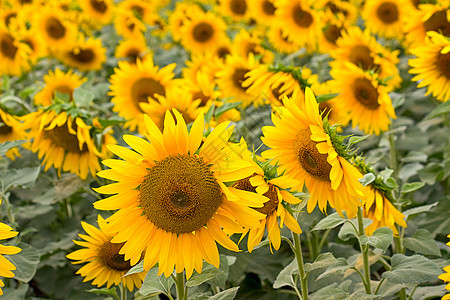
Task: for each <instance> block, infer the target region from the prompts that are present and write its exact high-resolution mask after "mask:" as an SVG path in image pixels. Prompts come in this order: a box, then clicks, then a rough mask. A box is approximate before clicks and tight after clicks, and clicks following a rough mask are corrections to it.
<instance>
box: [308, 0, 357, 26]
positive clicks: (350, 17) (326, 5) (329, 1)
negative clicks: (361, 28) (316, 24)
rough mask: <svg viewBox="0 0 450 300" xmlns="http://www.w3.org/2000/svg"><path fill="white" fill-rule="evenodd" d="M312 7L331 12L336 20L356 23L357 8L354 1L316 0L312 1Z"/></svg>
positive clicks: (327, 12) (350, 23)
mask: <svg viewBox="0 0 450 300" xmlns="http://www.w3.org/2000/svg"><path fill="white" fill-rule="evenodd" d="M313 6H314V9H316V10H324V12H325V13H326V14H332V15H333V16H334V17H335V18H336V19H337V20H339V21H343V22H345V23H346V25H352V24H355V23H356V20H357V19H358V16H359V11H358V8H357V7H356V5H355V4H354V3H350V2H348V1H342V0H317V1H314V4H313Z"/></svg>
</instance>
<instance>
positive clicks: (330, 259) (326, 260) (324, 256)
mask: <svg viewBox="0 0 450 300" xmlns="http://www.w3.org/2000/svg"><path fill="white" fill-rule="evenodd" d="M335 263H337V259H336V258H335V257H334V256H333V254H331V253H330V252H326V253H321V254H320V255H319V256H317V258H316V260H315V261H314V262H313V263H312V264H310V263H306V264H305V272H310V271H312V270H316V269H320V268H325V267H329V266H331V265H334V264H335Z"/></svg>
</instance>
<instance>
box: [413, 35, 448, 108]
mask: <svg viewBox="0 0 450 300" xmlns="http://www.w3.org/2000/svg"><path fill="white" fill-rule="evenodd" d="M427 35H428V38H427V39H426V44H425V45H424V46H422V47H417V48H414V49H412V50H411V52H412V54H414V55H415V56H417V58H415V59H410V60H409V65H410V66H411V67H412V69H411V70H409V73H412V74H417V75H416V76H414V78H413V79H412V80H414V81H420V82H419V84H418V85H417V87H419V88H421V87H424V86H427V87H428V90H427V93H426V94H427V95H428V94H433V96H434V97H436V99H438V100H440V101H444V102H445V101H447V100H449V99H450V40H449V39H448V38H446V37H445V36H443V35H441V34H439V33H437V32H435V31H430V32H428V33H427Z"/></svg>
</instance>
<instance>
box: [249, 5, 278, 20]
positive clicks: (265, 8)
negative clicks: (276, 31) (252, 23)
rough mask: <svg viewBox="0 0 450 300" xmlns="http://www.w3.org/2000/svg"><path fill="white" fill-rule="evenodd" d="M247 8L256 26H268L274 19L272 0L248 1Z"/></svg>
mask: <svg viewBox="0 0 450 300" xmlns="http://www.w3.org/2000/svg"><path fill="white" fill-rule="evenodd" d="M248 6H249V10H250V13H251V16H252V18H253V19H255V20H256V22H258V24H261V25H264V26H269V25H270V24H271V23H272V21H273V20H274V19H275V11H276V7H275V1H274V0H248Z"/></svg>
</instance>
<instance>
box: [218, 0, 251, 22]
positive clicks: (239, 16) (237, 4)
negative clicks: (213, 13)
mask: <svg viewBox="0 0 450 300" xmlns="http://www.w3.org/2000/svg"><path fill="white" fill-rule="evenodd" d="M219 10H220V13H221V15H222V16H224V17H230V18H231V19H232V20H233V21H245V20H247V19H249V18H250V15H251V11H250V8H249V3H248V0H221V1H220V3H219Z"/></svg>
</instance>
